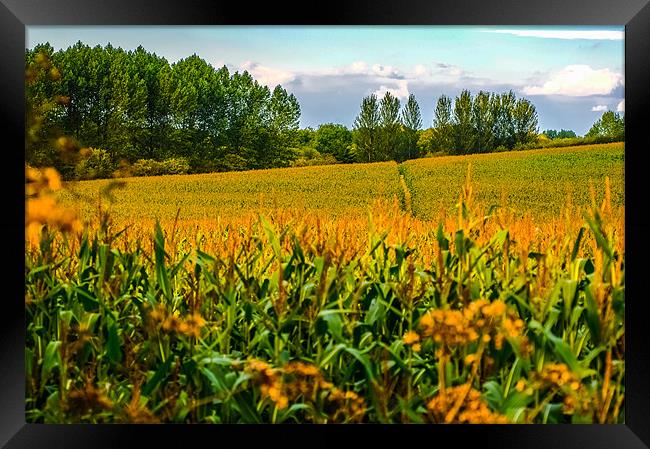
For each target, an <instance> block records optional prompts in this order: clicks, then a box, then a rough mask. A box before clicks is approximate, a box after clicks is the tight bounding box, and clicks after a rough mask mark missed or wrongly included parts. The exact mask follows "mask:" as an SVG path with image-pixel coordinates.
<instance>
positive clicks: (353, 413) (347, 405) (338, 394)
mask: <svg viewBox="0 0 650 449" xmlns="http://www.w3.org/2000/svg"><path fill="white" fill-rule="evenodd" d="M327 399H328V401H330V402H332V403H334V404H336V411H335V412H334V415H333V416H332V420H333V421H334V422H339V421H340V420H344V419H347V420H349V421H351V422H361V421H362V420H363V417H364V415H365V414H366V403H365V401H364V400H363V398H362V397H360V396H359V395H358V394H356V393H355V392H354V391H342V390H339V389H338V388H336V387H335V388H333V389H332V390H330V392H329V394H328V396H327Z"/></svg>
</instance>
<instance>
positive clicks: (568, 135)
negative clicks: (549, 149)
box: [542, 129, 578, 140]
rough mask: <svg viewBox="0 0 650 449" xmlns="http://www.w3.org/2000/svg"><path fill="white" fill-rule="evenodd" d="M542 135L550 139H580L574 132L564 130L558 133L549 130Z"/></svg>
mask: <svg viewBox="0 0 650 449" xmlns="http://www.w3.org/2000/svg"><path fill="white" fill-rule="evenodd" d="M542 134H544V135H546V137H548V138H549V139H551V140H553V139H568V138H572V137H578V136H577V135H576V133H575V132H574V131H572V130H567V129H562V130H560V131H557V130H555V129H547V130H546V131H544V132H543V133H542Z"/></svg>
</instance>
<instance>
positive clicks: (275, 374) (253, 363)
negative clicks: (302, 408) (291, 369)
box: [246, 359, 289, 409]
mask: <svg viewBox="0 0 650 449" xmlns="http://www.w3.org/2000/svg"><path fill="white" fill-rule="evenodd" d="M246 371H248V372H249V373H251V374H252V375H253V379H254V381H255V383H256V384H257V385H258V386H259V389H260V392H261V393H262V397H268V398H269V399H271V400H272V401H273V402H275V404H276V406H277V407H278V408H279V409H283V408H286V407H287V405H289V397H288V396H287V395H286V394H285V392H284V385H283V382H282V371H281V370H280V369H278V368H273V367H272V366H271V365H269V364H268V363H266V362H263V361H261V360H254V359H253V360H249V361H248V364H247V365H246Z"/></svg>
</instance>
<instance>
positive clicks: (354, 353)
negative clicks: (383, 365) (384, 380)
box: [344, 346, 375, 381]
mask: <svg viewBox="0 0 650 449" xmlns="http://www.w3.org/2000/svg"><path fill="white" fill-rule="evenodd" d="M344 349H345V351H346V352H347V353H349V354H350V355H352V356H353V357H354V358H355V359H357V360H358V361H359V362H361V364H362V365H363V367H364V369H365V371H366V377H367V378H368V380H370V381H374V380H375V375H374V373H373V370H372V364H371V362H370V359H368V357H367V356H366V355H365V354H362V353H361V352H359V350H357V349H355V348H350V347H347V346H346V347H345V348H344Z"/></svg>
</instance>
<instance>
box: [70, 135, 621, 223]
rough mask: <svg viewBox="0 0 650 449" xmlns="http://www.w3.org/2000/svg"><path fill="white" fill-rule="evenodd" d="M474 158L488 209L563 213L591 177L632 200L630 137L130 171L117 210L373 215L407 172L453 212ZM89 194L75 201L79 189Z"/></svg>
mask: <svg viewBox="0 0 650 449" xmlns="http://www.w3.org/2000/svg"><path fill="white" fill-rule="evenodd" d="M468 163H470V164H471V165H472V182H473V184H474V189H475V191H476V192H477V196H476V200H477V201H480V202H482V203H484V204H485V205H486V206H490V205H492V204H496V205H500V204H501V202H502V199H503V198H505V199H506V201H505V204H503V206H506V207H509V208H514V209H515V212H516V213H517V215H518V216H521V215H523V214H524V213H525V212H529V213H530V214H531V215H532V216H533V217H534V218H537V219H540V220H542V219H546V218H552V217H554V216H557V215H558V214H559V213H560V212H561V210H562V207H563V206H564V204H565V202H566V200H567V194H568V193H569V194H570V195H569V196H570V197H571V201H572V203H573V204H574V205H575V206H586V205H588V204H589V201H590V197H589V181H590V180H591V181H592V182H593V183H594V186H595V187H601V188H602V187H603V186H604V182H605V176H609V178H610V182H611V192H612V203H613V204H614V205H615V206H620V205H623V199H624V198H623V193H624V189H623V187H624V177H623V174H624V173H623V168H624V148H623V144H622V143H614V144H604V145H587V146H578V147H568V148H557V149H545V150H529V151H518V152H507V153H492V154H485V155H470V156H448V157H438V158H427V159H415V160H411V161H408V162H406V163H404V164H401V165H399V166H398V164H396V163H395V162H381V163H374V164H353V165H326V166H318V167H302V168H287V169H274V170H258V171H248V172H230V173H217V174H201V175H174V176H157V177H149V178H124V181H126V185H125V187H124V188H123V189H119V190H115V191H114V193H113V196H114V197H115V205H114V207H113V208H112V210H111V212H112V214H113V215H114V216H115V218H116V219H125V220H133V221H140V220H142V219H145V220H147V219H149V220H154V219H156V218H157V219H159V220H160V221H161V222H165V221H169V222H171V221H172V220H174V218H175V217H176V213H177V211H178V209H180V214H179V219H180V220H205V219H214V218H217V217H221V218H227V217H233V216H240V215H243V214H245V213H248V212H257V211H259V210H260V208H261V209H271V210H276V209H278V208H280V209H282V208H285V209H286V208H290V209H294V210H303V211H307V212H323V213H325V214H326V215H327V216H328V217H340V216H356V217H362V218H365V217H366V215H367V212H368V208H369V207H370V206H372V204H373V202H374V201H376V200H378V199H383V200H385V201H392V200H393V198H394V197H397V198H398V199H399V201H400V203H401V205H402V208H404V207H405V205H404V190H403V187H402V185H401V184H400V175H404V177H405V180H406V186H405V187H407V188H408V189H409V190H410V195H411V203H412V212H413V215H414V216H415V217H416V218H422V219H435V218H438V216H439V212H440V210H441V209H445V210H446V212H447V213H453V212H454V207H455V204H456V203H457V202H458V195H459V193H460V187H461V186H462V184H463V182H464V180H465V175H466V172H467V165H468ZM108 183H109V181H106V180H98V181H79V182H75V183H71V185H69V186H68V190H66V191H64V192H63V195H62V197H63V198H62V199H63V201H64V204H66V205H74V206H77V207H78V208H79V210H80V213H81V216H82V217H84V218H85V219H90V218H92V217H93V216H94V215H96V213H97V196H98V192H99V191H100V190H101V188H102V187H104V186H106V185H107V184H108ZM75 194H76V195H78V196H79V198H78V199H75V197H74V195H75ZM502 195H505V197H503V196H502Z"/></svg>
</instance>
